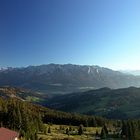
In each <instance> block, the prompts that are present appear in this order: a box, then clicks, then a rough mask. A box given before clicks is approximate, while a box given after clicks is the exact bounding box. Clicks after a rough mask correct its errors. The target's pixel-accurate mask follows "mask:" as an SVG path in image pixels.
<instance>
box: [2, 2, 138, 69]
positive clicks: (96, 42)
mask: <svg viewBox="0 0 140 140" xmlns="http://www.w3.org/2000/svg"><path fill="white" fill-rule="evenodd" d="M48 63H60V64H65V63H73V64H86V65H87V64H89V65H99V66H104V67H108V68H112V69H140V0H0V66H13V67H19V66H28V65H40V64H48Z"/></svg>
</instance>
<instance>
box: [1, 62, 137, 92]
mask: <svg viewBox="0 0 140 140" xmlns="http://www.w3.org/2000/svg"><path fill="white" fill-rule="evenodd" d="M5 85H9V86H17V87H22V88H27V89H32V90H34V91H41V92H44V93H70V92H75V91H76V92H77V91H85V90H89V89H97V88H102V87H109V88H125V87H129V86H136V87H137V86H140V77H138V76H133V75H126V74H123V73H121V72H118V71H113V70H111V69H107V68H103V67H99V66H88V65H72V64H66V65H59V64H49V65H41V66H29V67H26V68H8V69H5V70H0V86H5Z"/></svg>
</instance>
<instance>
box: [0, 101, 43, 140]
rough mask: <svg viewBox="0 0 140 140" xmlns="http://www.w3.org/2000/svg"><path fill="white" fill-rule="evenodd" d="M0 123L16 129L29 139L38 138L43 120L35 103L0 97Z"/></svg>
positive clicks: (2, 125)
mask: <svg viewBox="0 0 140 140" xmlns="http://www.w3.org/2000/svg"><path fill="white" fill-rule="evenodd" d="M0 125H1V127H6V128H9V129H12V130H16V131H17V132H19V133H20V136H23V137H24V138H26V139H27V140H36V139H37V132H38V131H39V130H40V129H41V127H42V120H41V115H40V113H39V110H38V108H36V107H34V106H33V105H31V104H29V103H27V102H21V101H19V100H16V99H8V100H3V99H2V98H0Z"/></svg>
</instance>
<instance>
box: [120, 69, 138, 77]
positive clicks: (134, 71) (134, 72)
mask: <svg viewBox="0 0 140 140" xmlns="http://www.w3.org/2000/svg"><path fill="white" fill-rule="evenodd" d="M121 72H123V73H126V74H133V75H136V76H140V70H122V71H121Z"/></svg>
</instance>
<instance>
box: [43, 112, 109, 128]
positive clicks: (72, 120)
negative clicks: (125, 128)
mask: <svg viewBox="0 0 140 140" xmlns="http://www.w3.org/2000/svg"><path fill="white" fill-rule="evenodd" d="M108 121H109V120H107V119H105V118H102V117H95V116H87V115H80V114H72V113H65V112H61V111H55V110H46V112H45V113H44V117H43V122H44V123H48V122H49V123H52V124H63V125H73V126H79V125H81V124H82V125H83V126H84V127H97V126H103V125H104V124H105V123H107V122H108Z"/></svg>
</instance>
